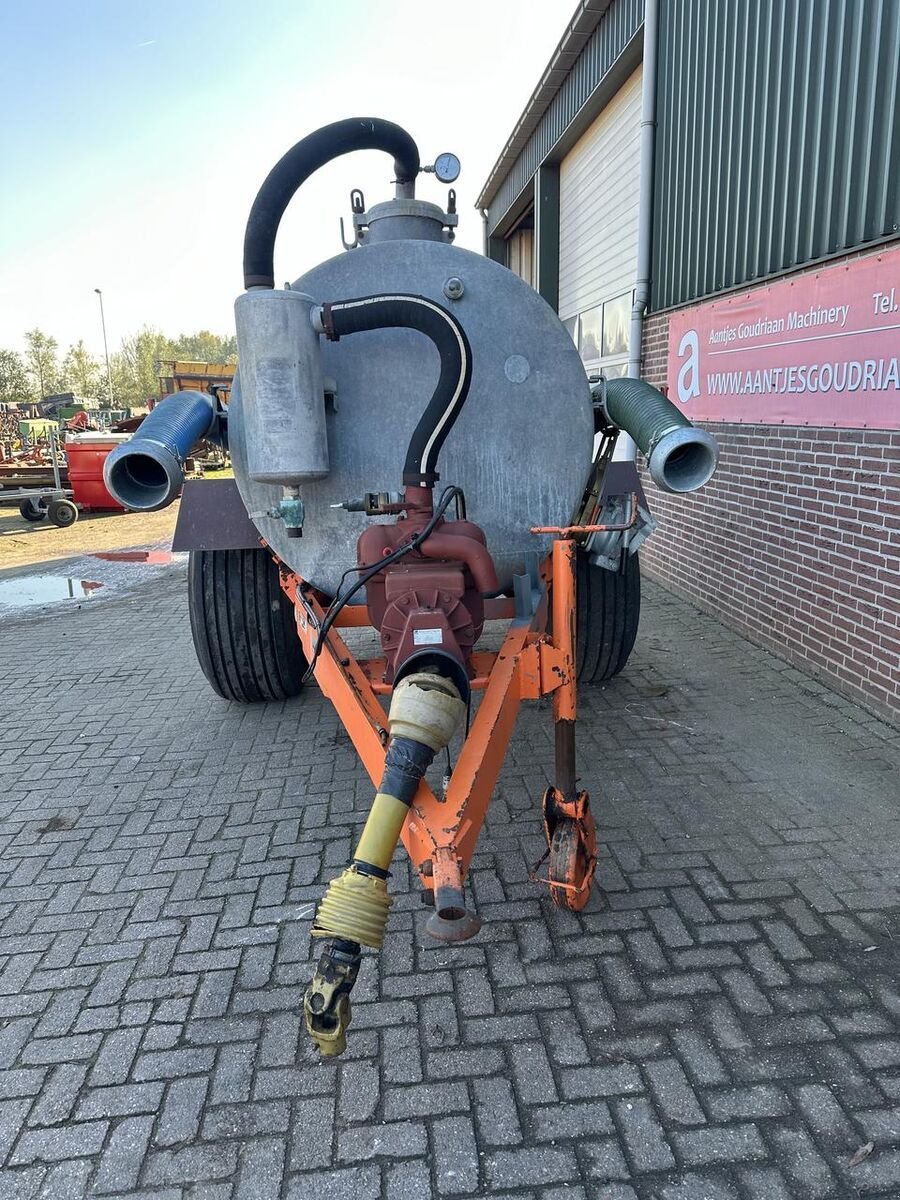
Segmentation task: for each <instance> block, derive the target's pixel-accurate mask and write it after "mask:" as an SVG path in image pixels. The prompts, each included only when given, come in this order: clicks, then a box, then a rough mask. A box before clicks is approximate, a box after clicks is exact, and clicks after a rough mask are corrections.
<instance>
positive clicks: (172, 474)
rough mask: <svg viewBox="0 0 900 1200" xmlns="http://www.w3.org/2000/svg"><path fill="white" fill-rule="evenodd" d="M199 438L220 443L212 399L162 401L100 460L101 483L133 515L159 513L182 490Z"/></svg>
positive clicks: (178, 396)
mask: <svg viewBox="0 0 900 1200" xmlns="http://www.w3.org/2000/svg"><path fill="white" fill-rule="evenodd" d="M203 438H209V439H210V440H212V441H221V439H222V433H221V430H220V423H219V420H218V403H217V401H216V398H215V396H210V395H207V394H206V393H205V392H174V393H173V394H172V395H170V396H166V398H165V400H163V401H161V402H160V403H159V404H157V406H156V408H154V410H153V412H151V413H150V414H149V415H148V416H146V417H145V418H144V419H143V421H142V422H141V424H140V426H139V428H138V430H137V432H136V433H135V434H134V436H133V437H132V438H131V439H130V440H129V441H127V442H123V443H122V445H120V446H116V448H115V449H114V450H113V451H112V452H111V453H110V454H108V455H107V456H106V459H105V461H104V463H103V480H104V482H105V484H106V487H107V489H108V491H109V492H110V494H111V495H112V496H113V497H114V498H115V499H116V500H118V501H119V503H120V504H124V505H125V507H126V508H129V509H131V510H132V511H133V512H155V511H156V509H158V508H165V507H166V505H168V504H171V503H172V501H173V500H174V499H175V498H176V497H177V496H178V493H179V492H180V491H181V489H182V487H183V486H184V461H185V459H186V458H187V456H188V455H189V454H190V452H191V450H192V449H193V448H194V446H196V444H197V443H198V442H199V441H201V440H202V439H203Z"/></svg>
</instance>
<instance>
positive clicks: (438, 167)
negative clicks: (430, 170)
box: [434, 154, 459, 183]
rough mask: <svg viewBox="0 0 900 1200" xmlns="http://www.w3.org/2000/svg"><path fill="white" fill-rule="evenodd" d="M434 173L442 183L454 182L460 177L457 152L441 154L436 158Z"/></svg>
mask: <svg viewBox="0 0 900 1200" xmlns="http://www.w3.org/2000/svg"><path fill="white" fill-rule="evenodd" d="M434 173H435V175H436V176H437V177H438V179H439V180H440V181H441V183H453V181H454V180H456V179H458V178H459V159H458V158H457V157H456V155H455V154H439V155H438V156H437V158H436V159H435V160H434Z"/></svg>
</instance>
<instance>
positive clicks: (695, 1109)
mask: <svg viewBox="0 0 900 1200" xmlns="http://www.w3.org/2000/svg"><path fill="white" fill-rule="evenodd" d="M644 1070H645V1072H646V1074H647V1078H648V1080H649V1081H650V1090H651V1092H652V1093H653V1099H654V1100H655V1101H656V1105H657V1108H658V1109H659V1110H660V1112H661V1113H662V1114H663V1117H664V1118H665V1119H666V1120H667V1121H671V1122H672V1123H673V1124H675V1125H703V1124H705V1122H706V1116H705V1114H704V1112H703V1109H702V1108H701V1107H700V1104H699V1102H698V1100H697V1096H696V1093H695V1092H694V1089H693V1087H692V1086H691V1084H690V1082H689V1080H688V1078H687V1076H686V1075H685V1073H684V1069H683V1068H682V1066H681V1064H680V1063H679V1062H678V1061H677V1060H676V1059H673V1058H667V1059H660V1060H658V1061H655V1062H648V1063H647V1064H646V1066H645V1068H644Z"/></svg>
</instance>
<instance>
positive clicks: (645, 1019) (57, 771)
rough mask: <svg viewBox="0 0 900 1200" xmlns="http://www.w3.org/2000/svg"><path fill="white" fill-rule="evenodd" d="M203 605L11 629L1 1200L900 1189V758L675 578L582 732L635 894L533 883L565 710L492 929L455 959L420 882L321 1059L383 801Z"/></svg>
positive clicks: (328, 732) (0, 842)
mask: <svg viewBox="0 0 900 1200" xmlns="http://www.w3.org/2000/svg"><path fill="white" fill-rule="evenodd" d="M182 589H183V579H182V578H181V574H180V570H179V571H177V572H175V573H174V574H173V575H170V576H169V577H167V578H164V579H163V580H161V581H157V582H156V583H154V584H152V585H151V586H149V587H147V588H144V589H143V591H141V592H140V593H138V594H137V595H136V596H134V597H131V598H128V599H120V600H114V599H110V600H107V601H106V602H105V603H101V602H98V603H96V604H95V603H93V602H92V603H91V604H90V605H86V606H84V607H83V608H82V609H80V610H78V611H76V612H74V613H72V614H70V619H68V620H65V621H64V620H62V619H61V618H60V617H59V616H51V615H43V616H40V617H38V618H29V619H23V620H18V619H16V620H12V621H10V620H7V621H6V622H5V623H4V625H3V628H2V651H0V679H2V680H3V684H2V685H0V687H2V694H3V704H2V711H3V721H4V724H5V733H6V739H5V741H4V745H3V750H2V752H0V784H2V789H0V796H2V799H0V848H2V853H0V923H2V924H0V1091H2V1098H0V1156H2V1161H3V1162H4V1164H5V1169H4V1170H3V1171H2V1172H0V1198H3V1200H5V1198H7V1197H16V1198H26V1197H45V1198H48V1200H49V1198H50V1197H56V1198H59V1200H77V1198H78V1197H81V1196H83V1195H90V1196H105V1197H110V1196H118V1197H126V1196H130V1197H154V1198H155V1200H177V1198H180V1197H188V1196H190V1197H204V1198H207V1200H214V1198H215V1200H225V1198H226V1197H227V1198H233V1200H238V1198H239V1200H268V1198H274V1197H281V1198H290V1200H301V1198H302V1200H307V1198H309V1200H339V1198H344V1197H347V1198H350V1197H352V1198H353V1200H368V1198H369V1197H379V1198H382V1200H407V1198H409V1200H427V1197H430V1196H434V1197H444V1196H452V1195H461V1196H487V1195H490V1196H492V1197H495V1198H496V1200H501V1198H507V1200H512V1198H513V1197H515V1198H517V1200H525V1198H526V1197H533V1198H534V1200H583V1198H585V1197H591V1198H597V1200H635V1197H638V1198H639V1200H651V1198H653V1200H704V1198H705V1200H718V1198H722V1200H726V1198H727V1200H738V1198H741V1200H780V1198H782V1197H801V1198H803V1197H810V1198H824V1197H844V1196H848V1197H849V1196H857V1195H861V1196H867V1197H882V1198H887V1197H896V1196H897V1195H898V1194H900V1032H898V1017H900V984H898V976H900V969H898V968H900V954H898V946H900V892H898V883H900V858H898V849H900V785H898V782H897V780H898V774H897V768H898V764H900V735H898V733H897V732H896V731H892V730H890V729H888V728H887V727H885V726H883V725H880V724H879V723H878V722H877V721H875V720H873V719H872V718H870V717H868V716H867V715H866V714H865V713H863V712H861V711H860V710H858V709H854V708H853V707H851V706H850V705H849V704H847V703H846V702H844V701H842V700H839V699H837V698H836V697H834V696H832V695H831V694H830V693H828V692H826V691H825V690H824V689H822V688H820V687H819V686H817V685H815V684H812V683H810V682H809V681H807V680H804V679H803V678H802V677H801V676H799V675H798V674H796V673H795V672H794V671H792V670H790V669H789V668H787V667H785V666H784V665H782V664H780V663H778V662H776V661H774V660H772V659H771V658H769V657H767V656H766V655H765V654H764V653H763V652H761V651H759V650H755V649H753V648H751V647H748V646H747V645H746V644H744V643H742V642H741V641H739V640H738V639H737V638H736V637H735V636H734V635H733V634H732V633H731V632H729V631H727V630H726V629H724V628H721V627H720V626H718V625H716V624H715V623H714V622H713V621H711V620H709V619H708V618H705V617H702V616H700V615H698V614H697V613H696V612H694V611H692V610H691V609H690V608H688V607H687V606H686V605H685V604H683V603H681V602H680V601H677V600H674V599H672V598H671V597H669V596H667V595H666V594H665V593H663V592H660V591H658V590H656V589H651V588H649V587H648V588H647V593H648V596H647V604H646V612H645V619H644V623H643V626H642V633H641V638H640V640H639V643H638V648H637V651H636V653H635V655H634V658H633V660H632V664H631V666H630V667H629V669H628V672H627V674H626V676H625V677H624V678H622V679H620V680H619V681H617V682H616V683H615V684H614V685H612V686H610V687H609V688H608V689H606V690H604V691H600V692H595V693H594V694H592V695H591V696H590V697H589V698H588V699H587V701H586V703H585V705H584V720H583V722H582V725H581V730H582V734H581V743H580V752H581V767H582V770H583V775H584V778H585V780H586V781H589V786H590V788H591V790H592V793H593V795H594V797H595V810H596V812H597V816H598V821H599V824H600V826H601V829H602V837H603V859H602V866H601V870H600V881H601V885H602V887H603V888H604V889H605V897H606V899H605V902H604V900H603V898H602V897H601V896H600V895H597V896H595V897H594V898H593V899H592V902H591V904H590V906H589V910H588V911H586V912H585V913H584V914H583V915H581V916H580V917H576V916H572V915H568V914H564V913H560V912H558V911H555V910H554V909H553V908H552V907H551V905H550V904H549V903H548V900H547V898H546V896H544V895H542V894H541V893H540V892H538V891H536V890H535V888H534V886H533V885H531V884H529V882H528V866H529V863H530V862H531V861H532V860H533V859H534V858H535V857H536V856H537V854H538V852H539V850H540V830H539V818H538V811H537V807H536V804H537V800H538V797H539V795H540V793H541V790H542V788H543V786H544V780H545V775H544V772H545V768H546V766H547V764H548V763H549V761H550V724H549V721H548V719H547V717H548V713H547V711H546V710H545V711H543V712H540V711H538V710H537V709H536V708H532V709H530V710H528V711H527V712H526V714H525V716H524V718H523V720H522V722H521V724H520V726H519V730H518V733H517V736H516V740H515V742H514V745H513V748H512V752H511V754H510V756H509V759H508V762H507V766H506V768H505V771H504V774H503V777H502V782H501V786H500V789H499V791H498V795H497V798H496V800H495V802H494V806H493V808H492V811H491V818H490V820H489V825H488V829H487V831H486V834H485V836H484V837H483V838H482V841H481V845H480V850H479V853H478V856H477V859H476V861H475V863H474V869H473V872H472V883H473V893H474V898H475V902H476V904H477V907H478V910H479V912H480V914H481V916H482V917H483V918H484V921H485V925H484V929H483V931H482V933H481V935H480V936H479V937H478V938H477V939H476V940H475V941H472V942H470V943H468V944H466V945H464V946H461V947H457V948H453V949H448V948H446V947H439V946H438V947H435V946H433V945H427V944H426V938H425V935H424V933H423V932H422V920H423V917H424V912H423V911H422V910H421V906H420V905H419V902H418V898H417V895H416V893H414V892H411V891H410V890H409V886H410V881H409V877H408V871H407V868H406V865H405V863H404V862H402V861H401V862H398V866H397V870H396V874H395V877H394V882H393V887H394V890H395V891H396V892H397V893H398V894H399V895H398V901H397V904H396V906H395V910H394V914H393V916H392V918H391V925H390V933H389V940H388V944H387V946H386V948H385V951H384V954H383V955H382V958H381V961H380V964H378V965H376V962H375V961H374V960H372V959H369V960H368V961H367V962H366V964H365V966H364V970H363V972H362V975H361V979H360V983H359V986H358V989H357V995H358V1000H359V1003H358V1004H356V1005H355V1010H354V1012H355V1019H354V1024H353V1027H352V1030H351V1042H350V1051H349V1054H348V1056H347V1057H346V1058H345V1059H343V1060H342V1061H341V1062H340V1063H339V1064H322V1063H318V1062H316V1061H315V1060H314V1057H313V1055H312V1054H311V1053H310V1050H309V1048H308V1047H307V1045H306V1044H305V1042H304V1041H303V1040H302V1039H301V1038H300V1020H299V1009H300V999H301V995H302V991H303V987H304V984H305V981H306V979H307V978H308V974H309V971H310V961H309V942H308V936H307V935H308V929H309V922H310V916H311V912H312V906H313V903H314V901H315V900H317V898H318V897H319V895H320V892H321V884H322V881H323V880H325V879H327V878H328V877H330V876H331V875H332V874H333V873H335V871H336V870H337V868H338V867H339V866H340V865H342V864H343V863H344V861H345V859H346V858H347V855H348V851H349V848H350V844H351V841H352V838H353V836H354V833H355V832H356V831H357V830H358V829H359V827H360V822H361V820H362V818H363V816H364V813H365V810H366V805H367V803H368V801H369V799H370V788H369V786H368V785H367V783H366V782H365V780H364V777H363V774H362V772H361V771H360V769H359V768H358V766H357V764H356V762H355V759H354V755H353V753H352V750H351V748H350V746H349V743H348V741H347V738H346V736H345V735H344V734H343V732H342V731H341V729H340V728H339V727H338V725H337V722H336V720H335V718H334V716H333V714H332V712H331V710H330V708H329V707H328V706H327V705H326V704H325V703H324V702H323V701H322V699H321V698H320V697H319V696H318V694H317V693H311V694H310V695H309V696H308V697H307V698H305V699H304V700H302V701H300V702H295V703H291V704H286V705H270V706H267V707H259V708H248V709H241V708H238V707H233V706H229V705H227V704H225V703H224V702H222V701H220V700H218V699H217V698H215V697H214V696H213V695H212V694H211V693H210V692H209V690H208V689H207V688H206V686H205V683H204V681H203V680H202V678H201V676H200V674H199V671H198V669H197V667H196V666H195V663H194V659H193V655H192V651H191V647H190V641H189V635H188V629H187V621H186V616H185V609H184V605H183V602H182V595H181V593H182ZM868 1142H873V1143H874V1151H873V1152H872V1153H871V1154H870V1155H869V1157H867V1158H866V1159H865V1160H864V1161H863V1162H861V1163H860V1164H859V1165H858V1166H855V1167H851V1166H849V1161H850V1158H851V1156H852V1155H853V1153H854V1151H856V1150H857V1148H858V1147H860V1146H861V1145H864V1144H866V1143H868Z"/></svg>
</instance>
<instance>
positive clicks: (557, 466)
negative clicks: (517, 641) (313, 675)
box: [228, 200, 594, 595]
mask: <svg viewBox="0 0 900 1200" xmlns="http://www.w3.org/2000/svg"><path fill="white" fill-rule="evenodd" d="M367 217H368V224H367V227H366V229H365V230H364V236H363V238H362V239H361V242H360V245H359V246H358V247H357V248H356V249H354V250H351V251H348V252H345V253H343V254H340V255H338V256H337V257H336V258H332V259H329V260H328V261H327V262H324V263H322V264H321V265H319V266H317V267H314V268H313V269H312V270H310V271H308V272H307V273H306V274H305V275H302V276H301V277H300V278H299V279H298V280H296V282H295V283H294V284H293V285H292V287H293V288H294V289H296V290H297V291H300V292H304V293H306V294H307V295H309V296H312V297H314V299H315V300H316V301H317V302H318V303H325V302H335V301H339V300H349V299H353V298H355V297H358V296H369V295H373V294H376V293H385V292H398V293H400V292H402V293H413V294H416V295H421V296H425V297H427V298H429V299H431V300H434V301H436V302H437V303H439V304H442V305H443V306H445V307H446V308H448V309H450V311H452V313H453V315H454V316H455V317H456V318H457V320H459V322H460V323H461V324H462V326H463V328H464V329H465V333H466V336H467V337H468V339H469V342H470V344H471V348H472V359H473V370H472V381H471V387H470V390H469V395H468V398H467V400H466V403H465V406H464V408H463V410H462V413H461V414H460V416H459V418H458V419H457V421H456V424H455V425H454V427H453V429H452V431H451V432H450V434H449V436H448V438H447V441H446V443H445V444H444V447H443V450H442V451H441V455H440V460H439V464H438V469H439V472H440V482H439V483H438V484H437V486H436V489H435V494H436V495H439V494H440V490H441V488H442V487H443V486H446V485H447V484H451V483H452V484H457V485H458V486H459V487H462V488H463V489H464V491H465V493H466V500H467V505H468V516H469V519H470V520H472V521H474V522H476V523H477V524H478V525H480V526H481V527H482V528H483V529H484V531H485V533H486V534H487V539H488V547H489V549H490V552H491V554H492V555H493V558H494V562H495V563H496V566H497V572H498V576H499V578H500V582H501V584H503V585H504V586H506V585H508V584H509V582H510V580H511V577H512V575H513V574H514V573H516V572H521V571H522V570H523V569H524V565H525V558H526V555H527V553H528V552H529V551H539V552H541V553H543V552H546V551H547V550H548V549H549V539H547V538H540V537H536V536H533V535H532V534H531V533H530V532H529V530H530V529H531V527H532V526H534V525H565V524H568V522H569V520H570V518H571V516H572V513H573V510H574V509H575V506H576V505H577V503H578V501H579V500H580V498H581V495H582V491H583V489H584V486H585V483H586V481H587V478H588V474H589V471H590V467H591V461H592V451H593V435H594V418H593V408H592V401H591V395H590V388H589V385H588V382H587V378H586V376H585V371H584V367H583V365H582V362H581V359H580V357H579V355H578V352H577V351H576V349H575V346H574V345H573V343H572V339H571V338H570V337H569V335H568V334H567V333H566V331H565V329H564V328H563V326H562V324H561V323H560V321H559V319H558V317H557V316H556V314H555V313H554V311H553V310H552V309H551V308H550V306H549V305H548V304H546V303H545V301H544V300H542V299H541V297H540V296H539V295H538V294H537V293H536V292H535V291H534V290H533V289H532V288H530V287H529V286H528V285H527V284H526V283H524V282H523V281H522V280H521V279H519V278H518V277H517V276H516V275H514V274H513V273H512V272H511V271H508V270H507V269H506V268H505V267H502V266H500V265H499V264H498V263H495V262H493V261H492V260H491V259H488V258H485V257H482V256H480V255H478V254H473V253H471V252H469V251H467V250H462V249H460V248H458V247H455V246H453V245H452V244H451V243H450V242H449V240H448V234H447V231H446V229H445V224H446V216H445V214H443V213H442V212H441V210H440V208H438V207H437V206H436V205H432V204H427V203H425V202H423V201H419V200H395V201H387V202H386V203H384V204H379V205H377V206H375V207H373V208H372V209H371V210H370V212H369V213H368V214H367ZM321 352H322V366H323V372H324V376H325V378H326V380H329V381H331V382H333V383H334V385H336V387H335V397H334V403H333V405H332V404H331V403H329V405H328V407H327V410H326V426H327V437H328V455H329V459H330V470H329V474H328V475H327V476H326V477H325V478H322V479H318V480H313V481H309V482H306V483H304V484H303V487H302V494H303V499H304V502H305V506H306V520H305V524H304V527H303V536H302V537H300V538H297V537H294V538H290V537H288V535H287V532H286V530H285V527H284V524H283V522H282V521H280V520H273V519H272V518H270V517H269V516H267V515H266V514H267V512H268V511H269V510H271V509H273V508H275V507H276V506H277V505H278V503H279V501H280V500H281V498H282V494H283V493H282V490H281V488H280V487H276V486H273V485H270V484H265V483H260V482H257V481H255V480H253V479H251V478H250V475H249V472H248V466H247V446H246V440H245V425H244V421H243V419H242V415H243V414H242V404H241V384H240V369H239V370H238V372H237V374H236V376H235V382H234V387H233V390H232V393H231V401H230V404H229V410H228V425H229V444H230V448H231V454H232V459H233V463H234V472H235V478H236V480H237V483H238V487H239V489H240V492H241V496H242V498H243V500H244V503H245V505H246V506H247V510H248V512H249V513H250V516H251V518H252V519H253V521H254V523H255V524H256V526H257V528H258V529H259V531H260V533H261V535H262V536H263V537H264V538H265V539H266V541H267V542H268V543H269V545H270V546H271V547H272V549H273V550H274V551H275V553H276V554H277V555H278V557H279V558H280V559H281V560H282V561H283V562H285V563H286V564H287V565H288V566H289V567H291V568H292V569H293V570H294V571H296V572H297V573H298V574H300V575H301V576H302V577H303V578H304V579H306V580H308V581H309V582H310V583H312V584H313V585H314V586H316V587H318V588H320V589H321V590H322V591H324V592H327V593H328V594H330V595H331V594H334V592H335V591H336V590H337V587H338V584H339V582H340V579H341V576H342V574H343V573H344V572H345V571H346V570H347V568H348V567H351V566H353V565H354V564H355V562H356V542H357V539H358V538H359V536H360V534H361V533H362V532H363V530H364V529H366V528H367V527H368V526H369V525H370V524H371V523H372V520H373V518H371V517H365V516H363V515H360V514H357V513H348V512H346V511H344V510H343V509H341V508H334V507H332V506H333V505H339V504H341V503H342V502H343V501H345V500H353V499H357V498H359V497H361V496H362V495H363V493H365V492H380V491H396V490H398V489H399V488H400V486H401V476H402V472H403V464H404V457H405V454H406V448H407V445H408V443H409V439H410V436H411V434H412V432H413V429H414V428H415V426H416V423H417V421H418V419H419V417H420V416H421V414H422V412H423V411H424V409H425V406H426V405H427V403H428V400H429V397H430V395H431V393H432V390H433V388H434V386H435V384H436V382H437V379H438V373H439V372H438V356H437V353H436V351H435V348H434V345H433V344H432V343H431V341H429V339H428V338H426V337H424V336H423V335H421V334H419V333H416V332H414V331H412V330H405V329H388V330H375V331H371V332H366V333H360V334H357V335H355V336H353V337H350V338H344V339H342V340H341V341H339V342H336V343H331V342H325V341H324V339H323V340H322V346H321ZM329 386H330V385H329ZM286 432H287V431H286Z"/></svg>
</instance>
